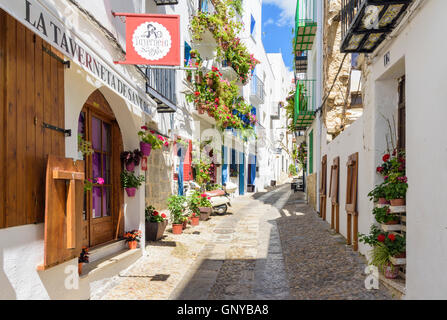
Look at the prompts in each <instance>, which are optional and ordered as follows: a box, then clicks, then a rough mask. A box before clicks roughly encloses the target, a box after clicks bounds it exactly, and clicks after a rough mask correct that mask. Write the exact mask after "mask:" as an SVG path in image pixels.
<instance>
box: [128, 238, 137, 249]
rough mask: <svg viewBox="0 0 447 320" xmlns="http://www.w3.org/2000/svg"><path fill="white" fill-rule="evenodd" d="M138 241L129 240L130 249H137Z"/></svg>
mask: <svg viewBox="0 0 447 320" xmlns="http://www.w3.org/2000/svg"><path fill="white" fill-rule="evenodd" d="M137 245H138V242H137V241H136V240H134V241H128V242H127V246H128V247H129V249H130V250H135V249H136V248H137Z"/></svg>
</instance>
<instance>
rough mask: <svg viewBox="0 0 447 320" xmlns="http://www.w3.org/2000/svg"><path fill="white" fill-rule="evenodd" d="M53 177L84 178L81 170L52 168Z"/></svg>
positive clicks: (63, 178)
mask: <svg viewBox="0 0 447 320" xmlns="http://www.w3.org/2000/svg"><path fill="white" fill-rule="evenodd" d="M53 179H59V180H84V179H85V174H84V173H83V172H75V171H64V170H57V169H55V170H53Z"/></svg>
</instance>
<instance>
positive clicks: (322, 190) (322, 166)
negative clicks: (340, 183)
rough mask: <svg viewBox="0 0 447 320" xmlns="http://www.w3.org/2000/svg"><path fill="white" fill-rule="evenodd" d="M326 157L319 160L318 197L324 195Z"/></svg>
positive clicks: (325, 189)
mask: <svg viewBox="0 0 447 320" xmlns="http://www.w3.org/2000/svg"><path fill="white" fill-rule="evenodd" d="M326 180H327V155H325V156H324V157H323V159H322V160H321V174H320V195H323V196H325V195H326V191H327V188H326V184H327V181H326Z"/></svg>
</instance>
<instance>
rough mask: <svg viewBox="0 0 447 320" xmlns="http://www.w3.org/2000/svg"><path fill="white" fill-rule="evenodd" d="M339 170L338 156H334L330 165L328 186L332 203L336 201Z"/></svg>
mask: <svg viewBox="0 0 447 320" xmlns="http://www.w3.org/2000/svg"><path fill="white" fill-rule="evenodd" d="M339 171H340V157H336V158H335V159H334V160H333V163H332V166H331V182H330V186H329V195H330V197H331V200H332V203H333V204H337V203H338V185H339V176H340V174H339Z"/></svg>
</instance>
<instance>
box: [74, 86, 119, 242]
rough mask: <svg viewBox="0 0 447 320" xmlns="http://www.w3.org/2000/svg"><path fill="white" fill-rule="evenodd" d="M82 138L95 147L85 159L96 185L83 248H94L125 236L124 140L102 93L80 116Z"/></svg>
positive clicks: (89, 195) (89, 196) (87, 203)
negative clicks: (121, 175)
mask: <svg viewBox="0 0 447 320" xmlns="http://www.w3.org/2000/svg"><path fill="white" fill-rule="evenodd" d="M81 138H82V139H83V140H85V141H88V142H89V143H90V144H91V148H90V152H89V153H88V154H83V155H82V157H83V158H84V160H85V173H86V179H88V180H89V181H91V182H92V183H93V185H92V188H91V190H88V191H86V192H85V195H84V214H83V229H82V230H83V245H84V246H87V247H94V246H97V245H101V244H104V243H107V242H111V241H114V240H116V239H117V238H119V237H121V236H122V235H123V233H124V214H123V206H124V193H123V190H122V188H121V182H120V173H121V166H122V165H121V160H120V154H121V152H122V151H123V138H122V134H121V130H120V128H119V125H118V122H117V121H116V118H115V115H114V113H113V111H112V108H111V107H110V105H109V103H108V101H107V99H106V98H105V97H104V95H103V94H102V93H101V92H100V91H99V90H95V91H94V92H93V93H92V94H91V95H90V96H89V97H88V98H87V101H86V102H85V103H84V106H83V108H82V111H81V113H80V115H79V120H78V139H81ZM99 178H101V179H103V181H101V179H99ZM102 182H103V183H102Z"/></svg>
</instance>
